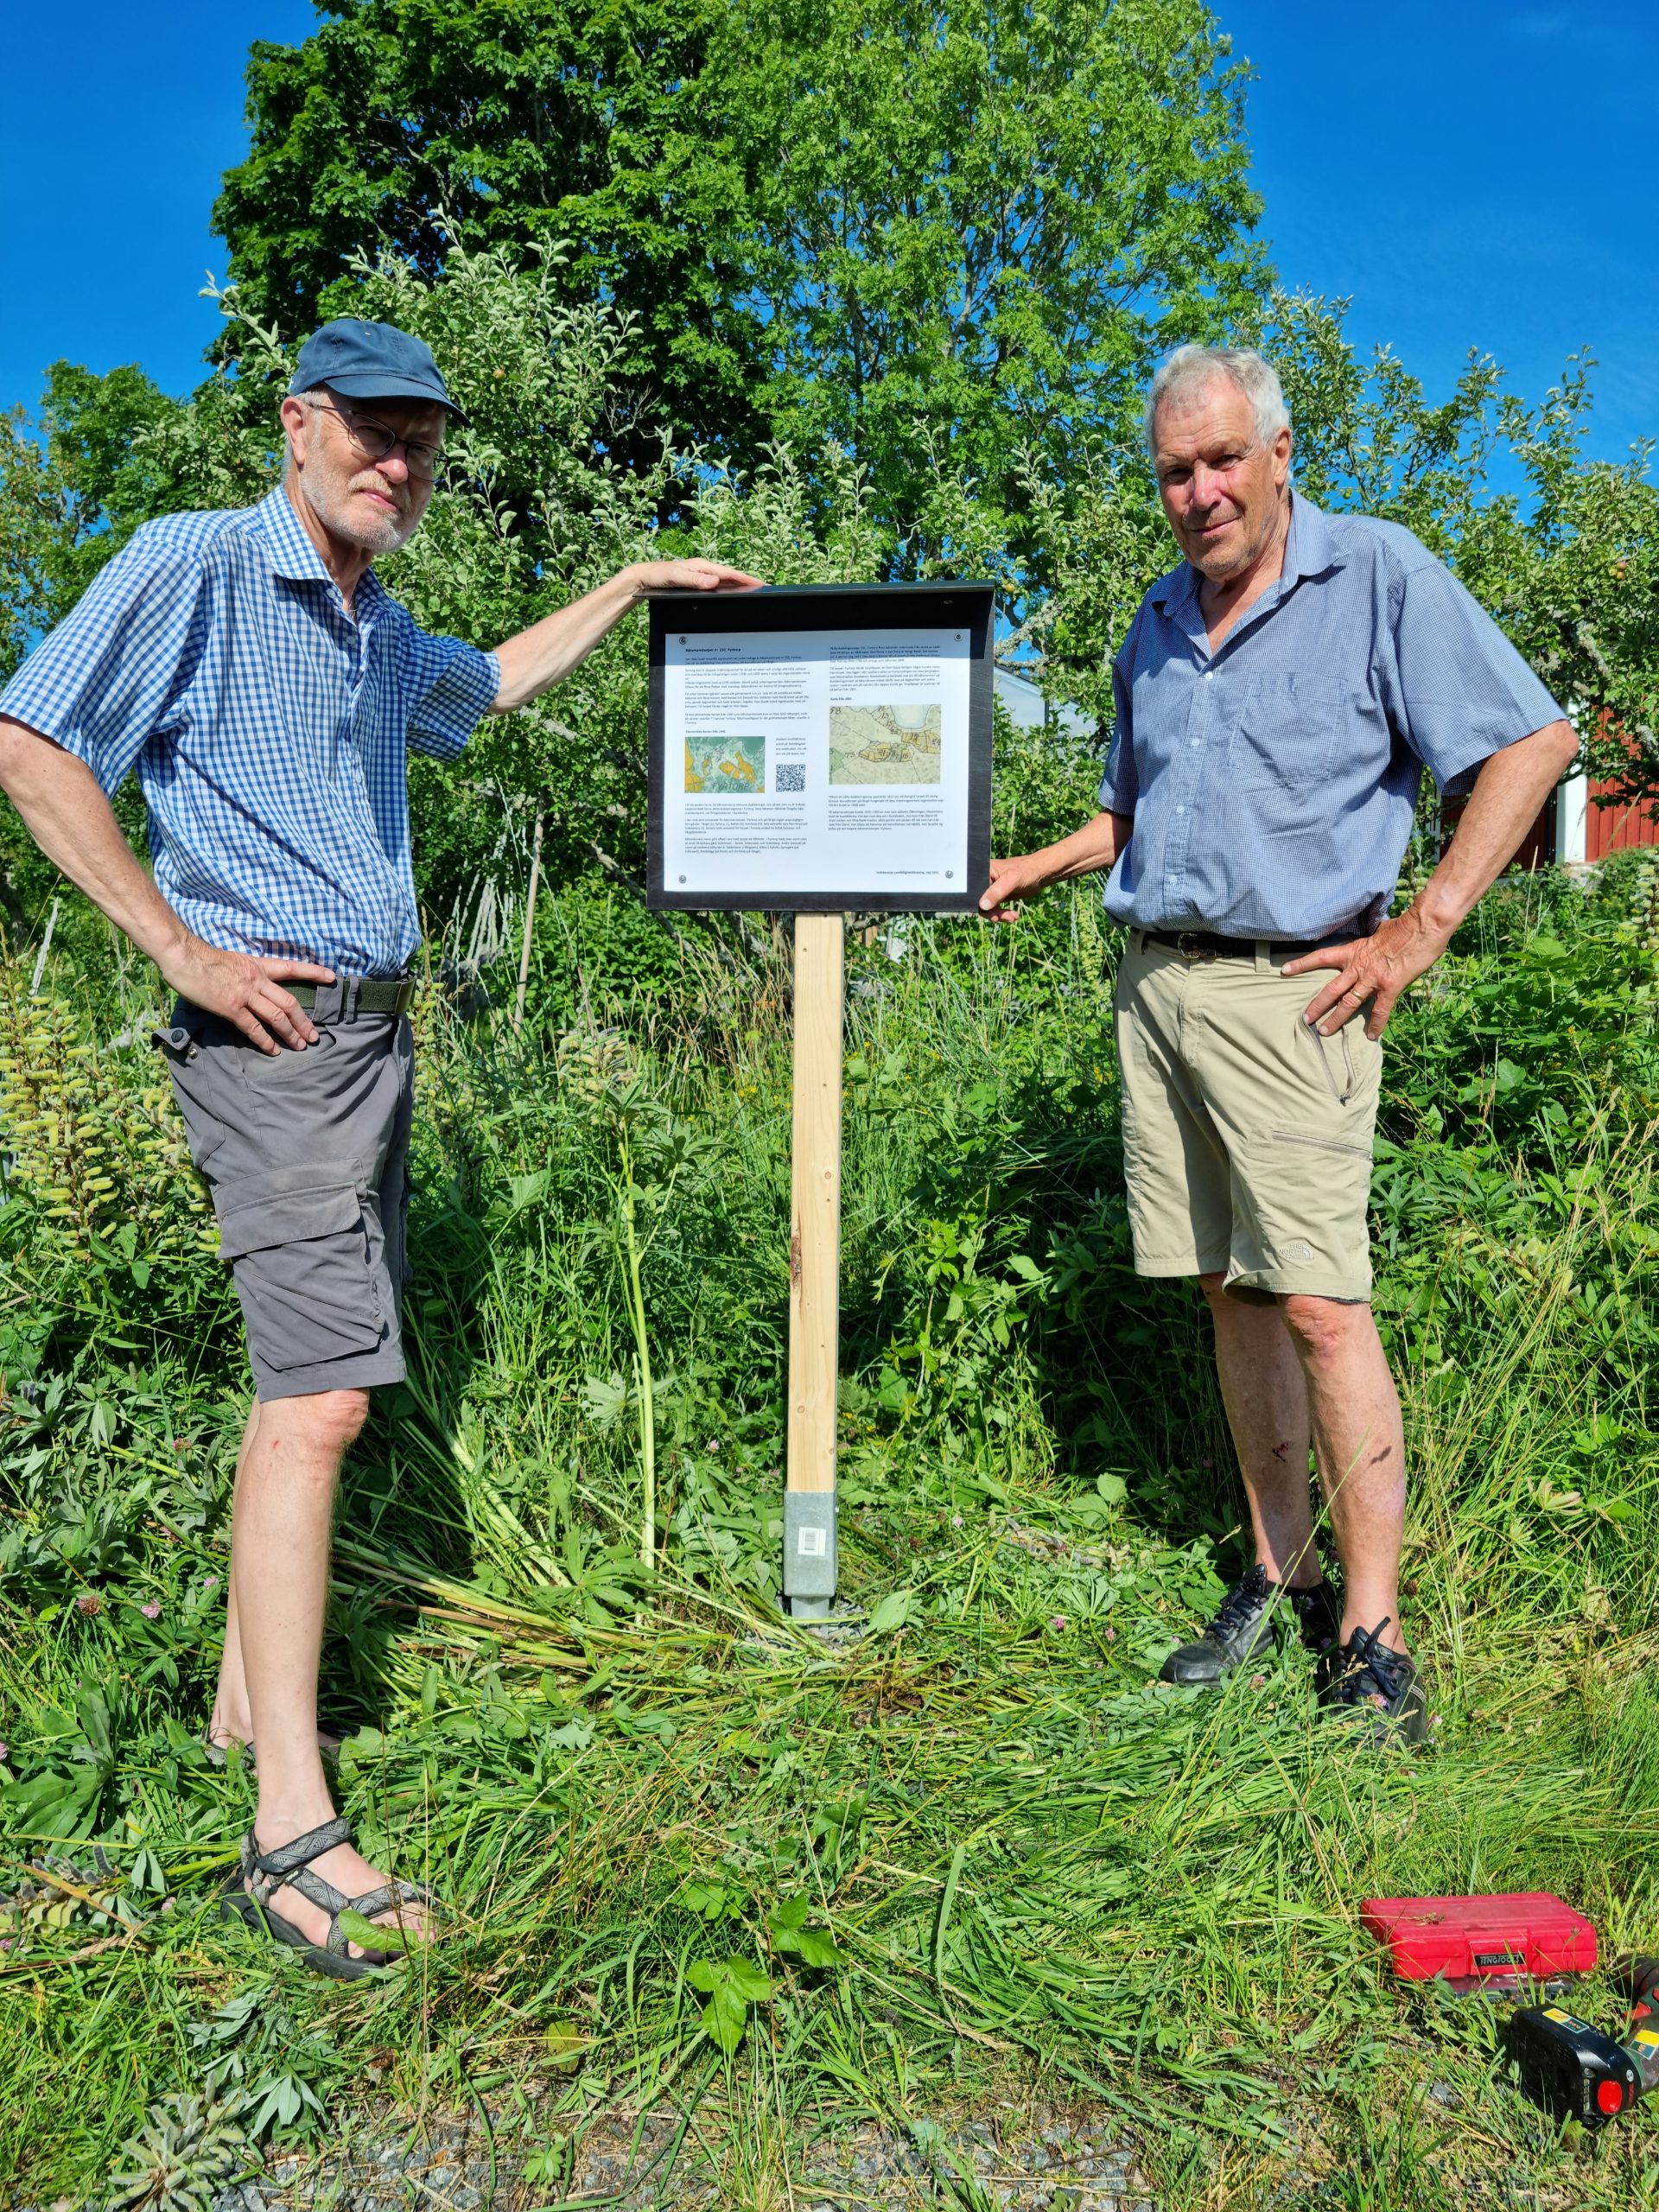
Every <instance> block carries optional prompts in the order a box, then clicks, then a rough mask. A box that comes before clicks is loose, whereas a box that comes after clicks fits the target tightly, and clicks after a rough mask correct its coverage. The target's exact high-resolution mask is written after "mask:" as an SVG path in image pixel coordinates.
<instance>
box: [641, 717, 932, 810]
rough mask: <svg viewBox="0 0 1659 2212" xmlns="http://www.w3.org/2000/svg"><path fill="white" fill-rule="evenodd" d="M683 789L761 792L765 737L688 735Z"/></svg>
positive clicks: (734, 794)
mask: <svg viewBox="0 0 1659 2212" xmlns="http://www.w3.org/2000/svg"><path fill="white" fill-rule="evenodd" d="M935 742H936V743H937V740H936V741H935ZM685 788H686V789H687V791H713V792H716V793H718V794H720V795H721V796H722V797H724V798H739V797H745V796H747V797H753V795H755V794H756V793H758V792H762V791H765V790H766V739H765V738H764V737H706V736H703V735H702V734H701V733H699V734H698V735H696V737H691V736H688V737H687V739H686V741H685Z"/></svg>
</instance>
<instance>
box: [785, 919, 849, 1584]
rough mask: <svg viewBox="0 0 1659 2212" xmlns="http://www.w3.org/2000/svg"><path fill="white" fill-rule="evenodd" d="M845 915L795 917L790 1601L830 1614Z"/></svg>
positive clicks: (788, 1502) (833, 1561)
mask: <svg viewBox="0 0 1659 2212" xmlns="http://www.w3.org/2000/svg"><path fill="white" fill-rule="evenodd" d="M845 938H846V918H845V917H844V916H843V915H841V914H798V915H797V916H796V917H795V1114H794V1132H793V1158H792V1193H791V1221H790V1240H789V1456H788V1474H787V1478H786V1489H785V1497H784V1595H785V1599H787V1601H788V1604H789V1609H790V1611H791V1612H792V1613H794V1614H795V1615H797V1616H798V1617H801V1616H804V1617H805V1618H809V1619H810V1618H823V1615H824V1614H826V1613H827V1612H828V1611H829V1605H830V1601H831V1599H833V1598H834V1596H835V1593H836V1370H837V1368H838V1366H839V1363H840V1348H841V1033H842V971H843V960H844V953H845Z"/></svg>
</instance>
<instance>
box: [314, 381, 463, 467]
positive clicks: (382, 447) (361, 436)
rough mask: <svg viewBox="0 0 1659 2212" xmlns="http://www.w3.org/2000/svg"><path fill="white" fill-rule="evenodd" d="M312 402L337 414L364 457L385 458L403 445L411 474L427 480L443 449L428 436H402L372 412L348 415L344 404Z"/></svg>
mask: <svg viewBox="0 0 1659 2212" xmlns="http://www.w3.org/2000/svg"><path fill="white" fill-rule="evenodd" d="M311 404H312V405H313V406H314V407H315V408H318V409H320V410H321V411H322V412H323V413H324V414H326V415H334V416H339V418H340V421H341V422H342V423H344V424H345V425H346V436H347V437H348V438H349V439H350V440H351V442H352V443H353V445H354V446H355V447H356V448H357V449H358V451H359V453H360V454H362V456H363V458H364V460H365V461H385V460H386V459H387V458H388V456H389V455H390V454H392V453H393V452H394V451H395V450H396V448H397V447H399V446H401V447H402V448H403V449H404V467H406V468H407V469H408V471H409V473H410V475H411V476H418V477H420V478H421V479H422V480H423V481H426V482H429V481H430V480H431V478H432V475H433V474H434V472H435V469H436V467H437V465H438V455H439V454H441V453H442V451H443V448H442V445H441V444H437V445H435V444H433V443H432V442H431V441H430V440H429V439H427V438H402V437H399V436H398V435H397V431H396V430H394V429H391V426H390V425H389V424H388V423H380V422H377V421H376V420H375V418H374V416H372V415H348V414H346V411H345V410H344V409H343V408H340V407H333V406H331V405H330V404H329V403H328V402H327V400H326V399H314V400H313V401H312V403H311Z"/></svg>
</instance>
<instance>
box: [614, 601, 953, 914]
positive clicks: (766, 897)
mask: <svg viewBox="0 0 1659 2212" xmlns="http://www.w3.org/2000/svg"><path fill="white" fill-rule="evenodd" d="M650 608H651V706H650V758H649V771H648V772H649V812H648V816H647V828H646V855H647V857H646V877H645V904H646V905H647V906H650V907H652V908H655V909H658V910H663V911H666V910H676V909H677V910H679V911H681V912H696V913H708V912H715V911H716V910H733V909H735V910H740V911H741V912H747V913H762V914H764V913H790V914H845V913H861V914H889V913H891V914H901V913H908V914H918V913H920V914H970V913H974V912H976V911H977V909H978V906H979V901H980V896H981V894H982V892H983V891H984V890H985V887H986V886H987V885H988V883H989V881H990V880H991V739H992V714H991V701H992V696H993V690H994V679H995V659H994V654H995V643H996V637H995V632H996V591H995V586H994V585H992V584H988V583H981V582H969V583H921V584H766V585H762V586H761V588H760V589H759V590H758V591H743V592H696V591H669V592H653V593H652V595H651V601H650ZM946 621H950V622H951V623H953V624H954V623H957V622H960V623H961V624H962V626H963V627H964V628H965V629H966V630H967V632H968V636H969V659H968V868H967V883H966V885H965V887H963V890H962V891H960V892H955V893H949V894H947V895H944V896H941V895H940V894H939V893H937V892H928V891H920V892H918V891H898V892H880V891H870V890H861V891H845V892H841V891H801V892H782V891H774V892H766V893H757V892H755V891H753V890H752V889H750V890H743V891H730V892H715V891H681V890H678V889H677V888H676V889H672V890H671V889H670V888H669V887H668V886H667V885H666V884H665V883H664V865H663V795H664V776H665V774H666V768H667V761H666V747H665V743H664V720H665V709H664V666H665V662H666V648H667V640H668V635H669V632H671V631H672V632H676V633H677V634H679V633H683V632H687V631H696V632H698V634H699V635H705V636H706V635H709V634H710V633H715V634H717V633H719V632H722V631H727V632H729V631H750V632H753V631H766V630H908V629H916V628H918V627H933V626H941V625H943V624H944V622H946Z"/></svg>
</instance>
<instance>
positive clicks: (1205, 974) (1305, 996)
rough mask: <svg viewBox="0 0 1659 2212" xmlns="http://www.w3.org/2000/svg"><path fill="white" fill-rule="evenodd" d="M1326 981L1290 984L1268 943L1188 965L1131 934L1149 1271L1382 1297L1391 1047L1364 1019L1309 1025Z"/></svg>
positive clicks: (1137, 1149) (1132, 1122)
mask: <svg viewBox="0 0 1659 2212" xmlns="http://www.w3.org/2000/svg"><path fill="white" fill-rule="evenodd" d="M1328 980H1329V978H1328V976H1326V975H1325V973H1324V972H1319V973H1316V974H1315V973H1310V974H1308V975H1304V976H1286V975H1284V974H1282V973H1281V971H1280V969H1278V968H1276V967H1275V966H1274V964H1273V963H1272V962H1271V960H1270V959H1269V958H1268V950H1267V948H1266V947H1265V946H1262V947H1258V949H1257V950H1256V953H1255V958H1254V959H1251V958H1249V957H1244V958H1233V957H1230V956H1225V955H1224V956H1222V957H1212V958H1207V959H1206V958H1205V957H1198V958H1196V959H1193V960H1191V961H1189V960H1188V959H1186V958H1185V957H1184V956H1183V955H1182V954H1181V953H1179V952H1178V951H1176V950H1174V948H1173V946H1170V947H1165V946H1161V945H1152V944H1147V943H1146V941H1145V939H1144V938H1143V937H1142V936H1141V932H1140V931H1132V932H1131V933H1130V936H1129V939H1128V944H1127V945H1126V946H1125V948H1124V952H1123V958H1122V964H1121V965H1120V967H1119V969H1118V971H1117V990H1116V1001H1115V1003H1116V1012H1117V1052H1118V1064H1119V1067H1120V1069H1121V1071H1122V1084H1123V1165H1124V1172H1125V1174H1126V1177H1127V1179H1128V1199H1129V1226H1130V1229H1131V1230H1132V1232H1133V1234H1134V1237H1135V1272H1136V1273H1137V1274H1143V1275H1193V1274H1224V1275H1225V1277H1226V1283H1227V1288H1228V1289H1229V1290H1230V1291H1236V1292H1238V1293H1240V1294H1243V1296H1245V1297H1247V1298H1248V1297H1249V1296H1251V1295H1252V1294H1255V1295H1256V1296H1258V1297H1259V1296H1261V1295H1262V1294H1264V1293H1271V1292H1280V1293H1284V1292H1293V1291H1300V1292H1303V1293H1306V1294H1309V1295H1312V1296H1314V1297H1319V1298H1344V1299H1355V1300H1368V1299H1369V1298H1370V1291H1371V1263H1370V1240H1369V1238H1368V1236H1367V1233H1366V1207H1367V1203H1368V1201H1369V1199H1370V1185H1371V1140H1372V1135H1373V1132H1374V1130H1375V1127H1376V1099H1377V1090H1378V1087H1379V1084H1380V1083H1381V1080H1382V1073H1383V1046H1382V1043H1381V1040H1380V1039H1379V1040H1377V1041H1375V1042H1373V1040H1372V1039H1370V1038H1368V1037H1367V1036H1366V1034H1365V1030H1364V1024H1363V1021H1362V1020H1354V1021H1350V1022H1349V1023H1347V1025H1346V1026H1345V1027H1344V1028H1342V1029H1341V1030H1339V1031H1338V1033H1337V1034H1336V1035H1335V1036H1334V1037H1325V1038H1322V1037H1320V1036H1319V1035H1318V1034H1317V1033H1315V1032H1314V1031H1313V1030H1312V1029H1310V1028H1309V1027H1308V1026H1307V1024H1306V1020H1304V1019H1303V1016H1304V1015H1305V1014H1306V1011H1307V1008H1308V1007H1309V1006H1310V1004H1311V1003H1312V1002H1313V1000H1314V998H1315V997H1317V995H1319V991H1320V990H1322V989H1323V988H1324V986H1325V982H1327V981H1328Z"/></svg>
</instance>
